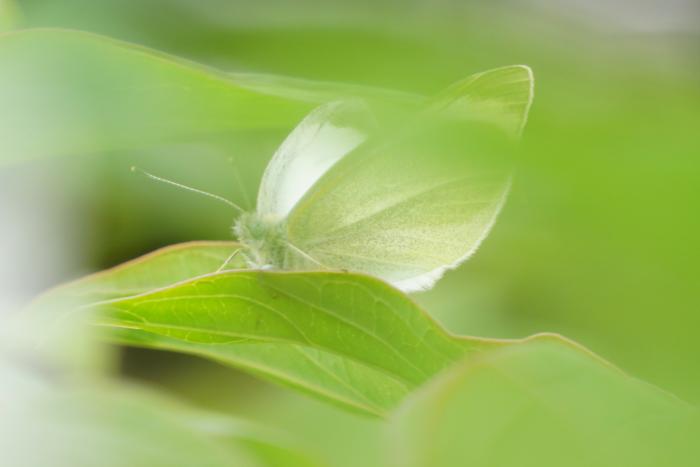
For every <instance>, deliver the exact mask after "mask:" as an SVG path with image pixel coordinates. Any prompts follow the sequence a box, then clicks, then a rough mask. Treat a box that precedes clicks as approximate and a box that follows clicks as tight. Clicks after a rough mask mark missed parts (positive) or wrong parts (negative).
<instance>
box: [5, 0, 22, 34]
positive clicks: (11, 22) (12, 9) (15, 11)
mask: <svg viewBox="0 0 700 467" xmlns="http://www.w3.org/2000/svg"><path fill="white" fill-rule="evenodd" d="M19 17H20V14H19V8H17V4H16V3H15V1H14V0H0V32H3V31H9V30H11V29H13V28H15V27H16V26H17V25H18V23H19Z"/></svg>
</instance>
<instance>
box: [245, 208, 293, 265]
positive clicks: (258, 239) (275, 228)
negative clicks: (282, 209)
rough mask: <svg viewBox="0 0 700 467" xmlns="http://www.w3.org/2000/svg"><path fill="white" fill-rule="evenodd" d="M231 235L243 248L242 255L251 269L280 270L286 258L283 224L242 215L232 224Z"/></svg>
mask: <svg viewBox="0 0 700 467" xmlns="http://www.w3.org/2000/svg"><path fill="white" fill-rule="evenodd" d="M233 233H234V235H235V236H236V238H237V239H238V241H239V242H240V243H241V245H242V246H243V251H242V253H243V255H244V256H245V258H246V261H247V263H248V266H249V267H251V268H260V269H264V268H275V269H277V268H282V267H283V266H284V261H285V256H286V252H287V249H286V245H287V236H286V229H285V228H284V224H283V223H282V222H279V221H278V220H276V219H269V218H262V217H260V216H258V214H257V213H254V212H251V213H244V214H242V215H241V216H240V217H239V218H238V219H236V221H235V222H234V224H233Z"/></svg>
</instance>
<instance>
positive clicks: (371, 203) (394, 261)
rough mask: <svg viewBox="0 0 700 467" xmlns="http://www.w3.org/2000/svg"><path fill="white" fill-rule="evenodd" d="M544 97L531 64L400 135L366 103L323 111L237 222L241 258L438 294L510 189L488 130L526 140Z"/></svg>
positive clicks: (457, 94) (503, 73) (476, 86)
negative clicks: (377, 132) (356, 275)
mask: <svg viewBox="0 0 700 467" xmlns="http://www.w3.org/2000/svg"><path fill="white" fill-rule="evenodd" d="M532 98H533V77H532V72H531V70H530V69H529V68H528V67H526V66H522V65H516V66H509V67H503V68H498V69H495V70H489V71H486V72H483V73H478V74H475V75H472V76H470V77H468V78H466V79H464V80H462V81H460V82H458V83H456V84H454V85H452V86H451V87H449V88H448V89H447V90H446V91H445V92H443V93H442V94H440V95H439V96H437V97H436V98H434V99H432V100H430V101H429V102H428V103H427V105H426V109H425V111H424V113H423V117H424V118H423V119H418V120H414V121H413V123H411V124H407V125H406V126H405V127H404V128H402V129H401V131H398V132H397V131H393V132H388V133H391V134H392V136H391V137H389V138H372V137H370V133H371V130H370V127H371V125H370V122H371V120H372V116H371V114H370V112H369V111H368V110H367V108H366V107H363V106H362V105H361V104H359V103H357V102H333V103H329V104H325V105H322V106H321V107H319V108H317V109H316V110H314V111H312V112H311V113H310V114H309V115H308V116H307V117H306V118H305V119H304V120H303V121H302V122H301V123H300V124H299V125H298V126H297V127H296V128H295V129H294V130H293V131H292V132H291V133H290V135H289V136H288V137H287V139H286V140H285V141H284V142H283V143H282V145H281V146H280V148H279V149H278V150H277V152H276V153H275V155H274V157H273V158H272V160H271V161H270V162H269V164H268V166H267V168H266V170H265V172H264V175H263V178H262V182H261V184H260V190H259V193H258V201H257V207H256V210H255V212H252V213H242V214H241V215H240V216H239V217H238V219H236V221H235V223H234V227H233V231H234V234H235V235H236V237H237V238H238V240H239V242H240V243H241V245H242V248H241V250H240V253H242V254H243V255H244V257H245V259H246V262H247V264H248V266H249V267H251V268H261V269H282V270H311V269H315V270H318V269H335V270H346V271H353V272H360V273H365V274H369V275H373V276H375V277H379V278H381V279H383V280H385V281H387V282H389V283H391V284H392V285H394V286H395V287H397V288H399V289H401V290H403V291H405V292H412V291H418V290H426V289H428V288H430V287H432V286H433V285H434V284H435V282H436V281H437V280H438V279H439V278H440V277H441V276H442V275H443V274H444V272H445V271H447V270H448V269H452V268H455V267H457V266H458V265H459V264H460V263H462V262H463V261H464V260H466V259H467V258H468V257H469V256H471V255H472V254H473V253H474V251H476V249H477V248H478V246H479V244H480V243H481V241H482V240H483V239H484V238H485V237H486V235H487V234H488V232H489V230H490V229H491V227H492V225H493V223H494V222H495V220H496V217H497V215H498V213H499V211H500V209H501V207H502V205H503V203H504V201H505V198H506V195H507V193H508V189H509V185H510V170H509V169H505V168H504V167H503V166H502V165H501V164H500V162H499V158H500V157H501V156H502V154H500V152H501V151H500V148H501V146H498V145H496V146H494V145H490V144H488V142H489V138H483V137H482V136H483V135H482V132H481V129H482V127H483V126H484V124H487V125H486V126H489V127H491V128H496V127H497V128H499V129H500V130H504V131H503V132H500V133H505V134H508V135H514V136H519V135H520V133H521V131H522V129H523V126H524V125H525V122H526V119H527V114H528V111H529V108H530V105H531V103H532ZM444 119H448V120H449V121H450V122H454V121H457V122H460V123H461V124H460V125H457V126H450V125H443V124H442V122H443V120H444ZM432 121H439V123H438V124H437V125H432V124H431V122H432ZM147 175H148V176H150V177H152V178H155V179H157V180H160V181H164V182H166V183H171V184H174V185H177V186H179V187H181V188H185V189H189V190H193V191H196V192H198V193H202V194H207V195H209V196H213V197H215V198H217V199H220V200H222V201H225V202H227V203H229V204H231V205H233V206H234V207H236V208H237V209H239V210H240V208H239V207H238V206H235V205H234V204H233V203H231V202H230V201H227V200H225V199H223V198H221V197H219V196H216V195H211V194H209V193H205V192H202V191H200V190H196V189H193V188H189V187H186V186H184V185H180V184H177V183H175V182H170V181H168V180H164V179H161V178H160V177H155V176H153V175H150V174H148V173H147ZM230 259H231V258H229V260H230ZM229 260H227V263H228V262H229ZM224 266H225V265H224ZM224 266H222V269H223V267H224Z"/></svg>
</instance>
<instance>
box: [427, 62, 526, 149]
mask: <svg viewBox="0 0 700 467" xmlns="http://www.w3.org/2000/svg"><path fill="white" fill-rule="evenodd" d="M534 83H535V81H534V78H533V76H532V70H531V69H530V67H527V66H525V65H511V66H506V67H502V68H496V69H493V70H488V71H484V72H482V73H476V74H474V75H471V76H469V77H467V78H465V79H463V80H461V81H458V82H456V83H454V84H453V85H451V86H449V87H448V88H447V89H446V90H445V91H443V92H442V93H441V94H440V95H438V96H437V97H436V98H435V99H434V104H433V108H434V109H436V110H439V111H441V112H445V113H447V114H449V115H452V116H454V117H457V118H466V119H474V120H477V121H482V122H490V123H493V124H495V125H498V126H500V127H501V128H503V129H504V130H505V131H506V132H508V133H510V134H513V135H516V136H520V133H522V130H523V128H524V126H525V123H526V122H527V115H528V113H529V111H530V106H531V105H532V99H533V97H534Z"/></svg>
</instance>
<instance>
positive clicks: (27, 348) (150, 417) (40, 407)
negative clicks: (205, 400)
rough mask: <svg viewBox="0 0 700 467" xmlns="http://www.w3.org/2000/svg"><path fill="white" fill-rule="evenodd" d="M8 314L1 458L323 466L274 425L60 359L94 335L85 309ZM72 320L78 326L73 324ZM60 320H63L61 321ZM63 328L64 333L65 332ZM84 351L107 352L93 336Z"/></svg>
mask: <svg viewBox="0 0 700 467" xmlns="http://www.w3.org/2000/svg"><path fill="white" fill-rule="evenodd" d="M42 306H43V307H44V309H43V310H42V311H43V312H44V313H49V312H52V311H53V312H54V313H57V314H58V315H59V316H60V319H54V318H53V317H51V316H50V315H45V314H38V315H30V316H28V317H27V318H29V317H31V318H32V319H31V320H30V321H25V318H18V319H13V320H12V321H10V320H9V319H3V321H2V324H3V336H2V337H3V339H2V343H1V344H0V380H1V381H2V385H0V403H1V405H2V417H0V464H1V465H3V466H8V467H14V466H17V467H19V466H21V467H46V466H60V467H63V466H71V467H91V466H94V465H104V466H110V467H124V466H143V467H156V466H183V467H184V466H192V465H202V466H210V467H220V466H224V465H240V466H250V467H266V466H267V467H278V466H280V465H299V466H309V467H311V466H314V465H318V464H316V462H315V461H314V460H312V458H310V457H308V456H306V455H305V454H303V453H302V452H301V451H299V450H298V449H297V448H296V447H294V446H293V445H292V444H290V443H289V442H288V441H285V440H284V437H283V436H281V435H280V434H277V433H275V432H274V431H272V430H264V429H261V428H260V427H256V426H255V425H253V424H250V423H247V422H243V421H238V420H235V419H231V418H228V417H225V416H220V415H213V414H208V413H202V412H199V411H196V410H193V409H190V408H187V407H186V406H183V405H182V404H180V403H177V402H175V401H173V400H170V399H168V398H166V397H164V396H162V395H160V394H157V393H154V392H153V391H149V390H146V389H144V388H141V387H137V386H133V385H125V384H115V383H111V382H106V381H104V380H102V379H101V378H96V377H95V376H94V374H92V373H88V372H85V368H84V367H83V368H82V369H78V368H76V367H75V365H74V362H75V361H76V360H77V359H76V358H67V357H66V354H65V353H64V355H63V358H60V359H57V358H56V355H55V353H56V352H61V351H62V350H63V349H64V348H65V347H66V342H68V343H69V344H72V342H71V341H78V343H80V341H82V342H83V344H84V342H85V340H86V339H89V338H90V334H89V333H87V332H84V327H82V326H80V323H79V321H81V320H79V319H76V315H75V314H73V315H72V316H68V315H66V314H65V311H66V310H60V309H51V308H50V307H49V304H48V302H46V301H45V302H43V304H42ZM69 323H70V324H69ZM59 324H60V326H59ZM61 334H62V335H61ZM90 342H91V343H92V345H91V346H87V345H83V346H82V349H83V353H82V355H79V356H78V359H79V358H85V357H89V356H92V357H94V355H95V353H99V352H100V351H101V349H100V348H99V347H100V346H99V345H98V344H97V343H96V342H95V341H94V340H90Z"/></svg>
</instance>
